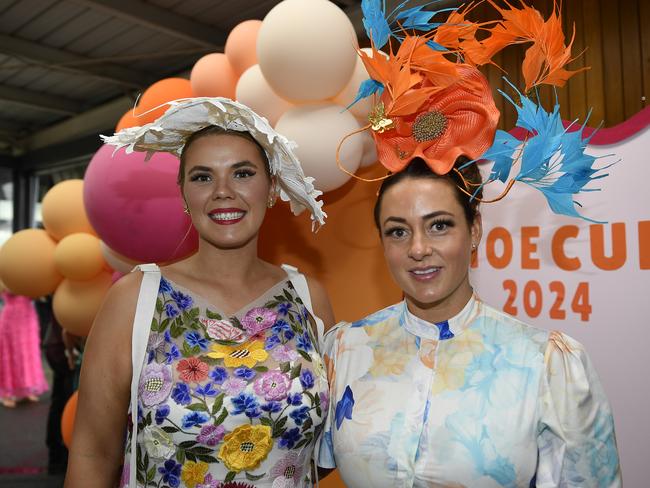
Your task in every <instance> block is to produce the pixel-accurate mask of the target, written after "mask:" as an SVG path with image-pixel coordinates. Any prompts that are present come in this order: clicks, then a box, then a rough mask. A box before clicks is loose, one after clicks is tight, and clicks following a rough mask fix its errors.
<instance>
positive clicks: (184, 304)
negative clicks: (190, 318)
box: [171, 290, 194, 310]
mask: <svg viewBox="0 0 650 488" xmlns="http://www.w3.org/2000/svg"><path fill="white" fill-rule="evenodd" d="M171 297H172V300H174V301H175V302H176V305H177V306H178V308H180V309H181V310H187V309H188V308H190V307H191V306H192V303H194V300H192V297H191V296H189V295H185V294H184V293H181V292H180V291H178V290H174V291H172V293H171Z"/></svg>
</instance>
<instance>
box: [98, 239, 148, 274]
mask: <svg viewBox="0 0 650 488" xmlns="http://www.w3.org/2000/svg"><path fill="white" fill-rule="evenodd" d="M99 248H100V250H101V253H102V256H103V257H104V259H105V260H106V262H107V263H108V265H109V266H110V267H111V269H112V270H114V271H119V272H120V273H123V274H126V273H129V272H130V271H131V270H132V269H133V268H134V267H135V266H137V265H138V264H140V263H138V262H137V261H133V260H132V259H129V258H126V257H124V256H122V255H121V254H119V253H117V252H115V251H113V250H112V249H111V248H110V247H108V246H107V245H106V243H105V242H104V241H100V242H99Z"/></svg>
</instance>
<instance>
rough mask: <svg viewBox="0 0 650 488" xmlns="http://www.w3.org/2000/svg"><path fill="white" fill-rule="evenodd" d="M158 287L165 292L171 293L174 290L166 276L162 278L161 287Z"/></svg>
mask: <svg viewBox="0 0 650 488" xmlns="http://www.w3.org/2000/svg"><path fill="white" fill-rule="evenodd" d="M158 289H159V290H160V291H162V292H165V293H171V292H172V291H174V289H173V288H172V285H170V284H169V281H167V280H166V279H165V278H160V287H159V288H158Z"/></svg>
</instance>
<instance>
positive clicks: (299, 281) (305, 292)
mask: <svg viewBox="0 0 650 488" xmlns="http://www.w3.org/2000/svg"><path fill="white" fill-rule="evenodd" d="M282 269H283V270H285V271H286V272H287V274H288V275H289V279H290V280H291V283H293V286H294V288H295V289H296V293H298V296H299V297H300V299H301V300H302V303H303V304H304V305H305V308H306V309H307V311H308V312H309V313H310V314H311V316H312V317H314V320H315V321H316V332H317V339H318V350H319V351H322V350H323V336H324V335H325V324H324V323H323V321H322V320H321V318H320V317H318V316H316V314H315V313H314V309H313V307H312V305H311V295H310V294H309V285H307V278H305V275H304V274H302V273H301V272H300V271H298V268H296V267H295V266H291V265H289V264H283V265H282Z"/></svg>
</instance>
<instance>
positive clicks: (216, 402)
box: [211, 393, 224, 415]
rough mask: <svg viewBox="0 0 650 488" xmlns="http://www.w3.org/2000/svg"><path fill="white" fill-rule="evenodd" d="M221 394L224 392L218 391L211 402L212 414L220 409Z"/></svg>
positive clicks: (221, 403) (221, 402)
mask: <svg viewBox="0 0 650 488" xmlns="http://www.w3.org/2000/svg"><path fill="white" fill-rule="evenodd" d="M223 396H224V393H219V394H218V395H217V397H216V398H215V399H214V403H213V404H212V412H211V414H212V415H216V414H217V412H218V411H219V410H220V409H221V407H222V405H223Z"/></svg>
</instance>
